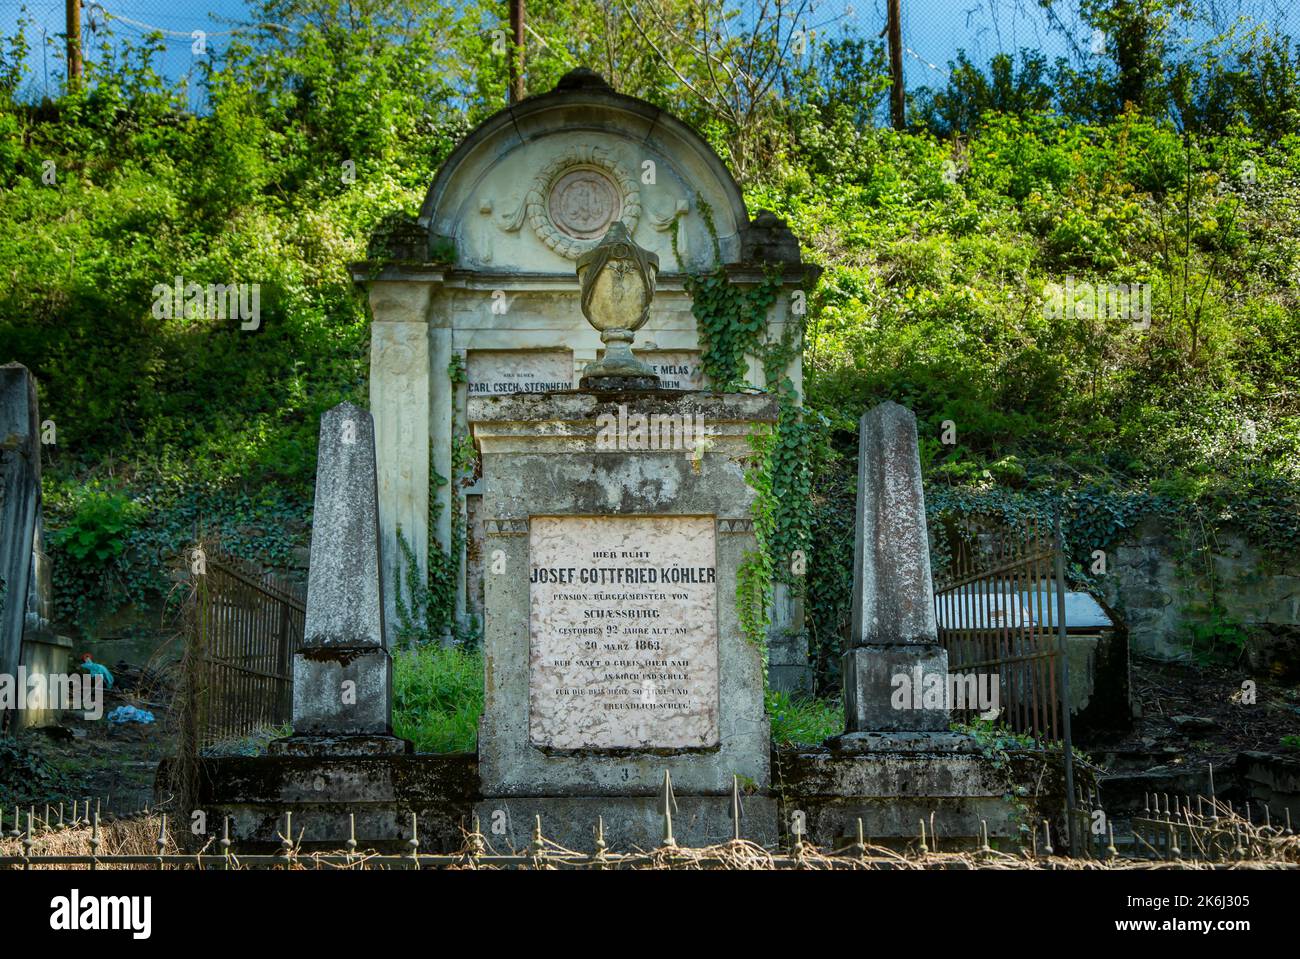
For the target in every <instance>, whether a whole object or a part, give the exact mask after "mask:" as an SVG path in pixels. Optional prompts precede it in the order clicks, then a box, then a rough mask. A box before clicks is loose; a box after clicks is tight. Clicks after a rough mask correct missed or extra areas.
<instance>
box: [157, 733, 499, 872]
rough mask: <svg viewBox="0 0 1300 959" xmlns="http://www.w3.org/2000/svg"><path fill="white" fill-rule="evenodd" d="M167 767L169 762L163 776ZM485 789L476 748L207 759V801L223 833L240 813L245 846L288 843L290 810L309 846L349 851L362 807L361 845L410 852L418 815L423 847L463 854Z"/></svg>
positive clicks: (236, 834)
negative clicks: (353, 820)
mask: <svg viewBox="0 0 1300 959" xmlns="http://www.w3.org/2000/svg"><path fill="white" fill-rule="evenodd" d="M400 741H401V740H399V742H400ZM166 772H167V771H166V767H165V766H164V767H163V768H162V769H160V771H159V781H160V783H161V782H165V781H166ZM477 794H478V764H477V762H476V760H475V758H474V756H473V755H470V754H463V753H457V754H451V755H445V756H422V755H410V756H382V757H380V756H372V757H368V758H363V757H351V758H343V759H332V758H324V757H307V756H255V757H254V756H233V757H225V758H221V759H208V760H205V761H204V763H203V767H202V775H201V779H200V791H199V802H198V808H200V809H202V810H203V811H204V812H205V813H207V827H208V835H209V836H210V837H211V838H213V839H220V838H221V830H222V822H223V819H224V817H225V816H230V817H231V825H230V838H231V841H232V842H233V843H234V844H235V848H236V849H237V850H243V851H245V852H247V851H255V850H256V849H257V848H259V847H262V846H265V847H268V848H269V847H273V846H278V845H279V844H280V840H279V838H278V834H279V833H282V832H283V831H284V827H285V814H286V813H291V814H292V816H293V833H294V837H295V839H296V838H298V836H299V834H300V833H301V836H302V838H301V842H302V845H303V846H304V847H305V848H308V849H311V848H318V849H319V848H327V847H328V848H331V849H342V848H343V847H344V844H345V843H346V842H347V840H348V837H349V834H350V821H349V817H350V816H352V815H355V817H356V840H357V849H358V850H360V851H364V850H366V849H375V850H399V851H402V852H409V851H410V847H409V846H408V845H406V843H407V842H408V841H409V840H410V838H411V813H415V815H416V824H417V830H418V838H419V842H420V849H421V851H423V852H454V851H456V850H458V849H460V848H461V846H462V843H463V838H464V833H463V832H462V827H463V828H464V829H465V830H468V829H470V828H471V827H472V822H473V820H472V815H473V813H472V810H473V804H474V801H475V800H476V799H477V798H478V795H477Z"/></svg>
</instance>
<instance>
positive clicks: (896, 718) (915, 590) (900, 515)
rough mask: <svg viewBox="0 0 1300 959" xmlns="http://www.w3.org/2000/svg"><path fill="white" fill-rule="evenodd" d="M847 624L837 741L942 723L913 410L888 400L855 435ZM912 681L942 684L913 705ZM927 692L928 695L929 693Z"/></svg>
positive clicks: (942, 656) (943, 658)
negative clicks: (901, 692)
mask: <svg viewBox="0 0 1300 959" xmlns="http://www.w3.org/2000/svg"><path fill="white" fill-rule="evenodd" d="M857 507H858V508H857V528H856V536H855V541H854V548H853V626H852V633H851V635H850V642H851V646H850V648H849V649H848V650H847V651H846V652H845V653H844V659H843V679H844V712H845V719H846V727H845V732H846V735H845V736H844V737H842V739H843V740H847V741H849V742H851V741H852V740H853V739H854V738H855V737H857V738H862V735H861V734H867V733H881V732H944V731H946V730H947V729H948V710H947V708H946V705H944V704H946V700H945V699H944V698H943V695H944V691H946V689H947V674H948V653H947V651H946V650H945V649H944V648H943V647H942V646H940V645H939V637H938V629H937V627H936V624H935V613H934V586H933V583H932V582H931V579H930V546H929V539H928V536H927V532H926V522H925V494H924V492H923V490H922V487H921V459H920V455H919V451H918V447H917V436H916V417H915V416H914V415H913V414H912V413H911V411H909V410H907V409H905V408H903V407H902V406H899V405H898V404H897V403H893V402H886V403H882V404H881V405H879V406H877V407H875V408H874V409H872V410H871V411H869V412H868V413H866V414H865V415H864V416H863V417H862V421H861V424H860V428H859V434H858V504H857ZM900 676H903V677H906V680H905V683H906V685H907V687H908V688H909V689H911V688H913V687H915V685H916V684H917V683H918V682H919V683H920V684H921V686H922V688H923V689H924V688H927V687H928V688H934V687H935V685H936V684H937V689H938V690H939V691H940V692H939V699H938V705H935V706H933V707H932V708H925V707H922V708H918V707H917V705H916V703H917V702H919V701H921V700H920V697H915V698H914V697H913V696H912V695H908V696H905V697H903V696H895V695H894V693H895V690H896V689H897V688H899V687H900V686H902V685H903V684H904V681H902V680H898V679H897V677H900ZM932 701H933V700H932Z"/></svg>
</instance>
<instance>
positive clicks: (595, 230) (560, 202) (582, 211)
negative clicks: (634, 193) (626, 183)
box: [548, 168, 623, 240]
mask: <svg viewBox="0 0 1300 959" xmlns="http://www.w3.org/2000/svg"><path fill="white" fill-rule="evenodd" d="M548 206H549V210H550V214H551V222H552V223H554V224H555V226H556V227H557V228H558V229H559V230H560V231H561V232H564V233H567V234H568V235H569V236H572V237H576V238H578V239H579V240H591V239H597V238H599V237H602V236H604V235H605V231H606V230H608V229H609V225H610V224H611V223H613V222H614V221H615V220H617V219H618V217H619V214H620V213H622V212H623V197H622V195H621V194H620V193H619V190H618V187H616V186H615V185H614V183H613V181H612V180H610V178H609V177H608V176H606V175H605V174H603V173H601V172H600V171H599V170H593V169H590V168H588V169H578V170H570V171H569V172H568V173H565V174H564V175H562V176H561V177H560V178H559V179H558V180H556V181H555V185H554V186H552V187H551V196H550V203H549V205H548Z"/></svg>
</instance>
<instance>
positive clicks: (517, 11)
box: [510, 0, 524, 103]
mask: <svg viewBox="0 0 1300 959" xmlns="http://www.w3.org/2000/svg"><path fill="white" fill-rule="evenodd" d="M510 30H511V32H512V33H513V34H514V37H515V40H514V46H513V47H512V48H511V50H510V102H511V103H518V102H519V101H520V100H522V99H523V98H524V0H510Z"/></svg>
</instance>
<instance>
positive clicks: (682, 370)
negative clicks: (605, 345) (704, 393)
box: [598, 349, 705, 390]
mask: <svg viewBox="0 0 1300 959" xmlns="http://www.w3.org/2000/svg"><path fill="white" fill-rule="evenodd" d="M598 355H599V356H600V357H601V358H603V357H604V350H601V351H600V353H599V354H598ZM636 357H637V359H639V360H641V361H642V362H643V363H645V364H646V365H647V366H648V367H650V369H652V370H654V371H655V372H656V373H657V374H659V385H660V386H661V387H662V388H663V389H665V390H702V389H704V388H705V387H704V367H703V366H702V365H701V364H700V354H699V353H698V352H696V351H695V350H644V349H642V350H637V351H636Z"/></svg>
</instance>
